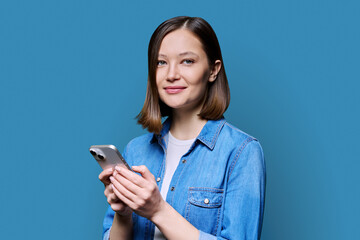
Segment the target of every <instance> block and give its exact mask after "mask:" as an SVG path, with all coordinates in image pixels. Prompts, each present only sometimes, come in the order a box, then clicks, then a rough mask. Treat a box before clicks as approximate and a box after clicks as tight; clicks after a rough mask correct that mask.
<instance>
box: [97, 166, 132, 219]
mask: <svg viewBox="0 0 360 240" xmlns="http://www.w3.org/2000/svg"><path fill="white" fill-rule="evenodd" d="M113 173H114V170H113V169H112V168H108V169H105V170H104V171H102V172H101V173H100V175H99V179H100V181H101V182H102V183H103V184H104V186H105V191H104V194H105V196H106V198H107V201H108V203H109V204H110V206H111V208H112V210H114V212H116V213H118V214H119V215H121V216H130V215H131V213H132V211H131V209H130V208H129V207H128V206H126V205H125V204H124V203H123V202H122V201H120V199H119V198H118V197H117V196H116V195H115V193H114V191H113V185H112V183H111V182H110V176H112V175H113Z"/></svg>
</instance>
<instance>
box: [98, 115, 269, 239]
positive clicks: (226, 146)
mask: <svg viewBox="0 0 360 240" xmlns="http://www.w3.org/2000/svg"><path fill="white" fill-rule="evenodd" d="M169 129H170V120H166V121H165V122H164V124H163V129H162V131H161V133H160V134H159V135H156V134H151V133H148V134H145V135H143V136H140V137H137V138H135V139H133V140H132V141H131V142H130V143H129V144H128V145H127V147H126V148H125V151H124V154H123V155H124V158H125V159H126V161H127V162H128V163H129V165H131V166H134V165H146V166H147V168H148V169H149V170H150V172H151V173H152V174H153V175H154V176H155V179H157V180H159V181H158V182H157V183H158V187H159V189H161V185H162V178H163V177H164V170H165V153H166V145H167V143H166V140H165V139H166V138H165V136H166V134H167V133H168V132H169ZM264 198H265V163H264V155H263V151H262V148H261V146H260V144H259V142H258V141H257V140H256V139H255V138H253V137H251V136H249V135H248V134H246V133H244V132H242V131H240V130H239V129H237V128H235V127H234V126H232V125H231V124H229V123H227V122H226V120H225V119H224V118H222V119H220V120H217V121H211V120H209V121H208V122H207V123H206V124H205V126H204V127H203V129H202V131H201V132H200V134H199V136H198V137H197V138H196V140H195V142H194V143H193V145H192V146H191V147H190V149H189V151H188V152H187V153H186V154H185V155H183V156H182V158H181V159H180V162H179V165H178V167H177V169H176V171H175V173H174V175H173V177H172V179H171V182H170V186H169V191H168V194H167V197H166V201H167V202H168V203H169V204H170V205H171V206H172V207H173V208H174V209H175V210H176V211H177V212H179V213H180V214H181V215H182V216H183V217H184V218H186V220H187V221H189V222H190V223H191V224H192V225H193V226H195V227H196V228H197V229H199V230H200V238H199V239H241V240H245V239H246V240H249V239H251V240H253V239H254V240H255V239H260V233H261V227H262V221H263V212H264ZM113 217H114V211H113V210H112V209H111V208H110V207H109V208H108V210H107V212H106V215H105V219H104V224H103V228H104V231H103V238H104V239H108V236H109V232H110V231H109V229H110V227H111V225H112V221H113ZM174 227H176V226H174ZM154 229H155V225H154V224H153V223H152V222H151V221H149V220H148V219H146V218H144V217H141V216H138V215H137V214H135V213H133V239H139V240H140V239H141V240H143V239H153V237H154Z"/></svg>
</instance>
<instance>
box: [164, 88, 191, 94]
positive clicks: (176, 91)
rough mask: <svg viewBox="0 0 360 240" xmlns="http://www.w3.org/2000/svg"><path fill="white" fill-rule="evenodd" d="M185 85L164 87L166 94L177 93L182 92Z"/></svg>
mask: <svg viewBox="0 0 360 240" xmlns="http://www.w3.org/2000/svg"><path fill="white" fill-rule="evenodd" d="M185 88H186V87H182V86H171V87H165V88H164V89H165V91H166V93H168V94H175V93H179V92H182V91H183V90H184V89H185Z"/></svg>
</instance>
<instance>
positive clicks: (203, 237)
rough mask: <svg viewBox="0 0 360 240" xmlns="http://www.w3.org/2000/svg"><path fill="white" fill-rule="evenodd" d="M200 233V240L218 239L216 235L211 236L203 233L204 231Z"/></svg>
mask: <svg viewBox="0 0 360 240" xmlns="http://www.w3.org/2000/svg"><path fill="white" fill-rule="evenodd" d="M199 232H200V235H199V240H216V239H217V238H216V237H215V236H214V235H211V234H209V233H206V232H202V231H199Z"/></svg>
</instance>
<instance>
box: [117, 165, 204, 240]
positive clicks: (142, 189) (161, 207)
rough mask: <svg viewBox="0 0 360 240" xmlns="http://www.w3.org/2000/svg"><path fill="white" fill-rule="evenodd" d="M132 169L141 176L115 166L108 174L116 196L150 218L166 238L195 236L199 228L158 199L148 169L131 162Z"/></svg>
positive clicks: (196, 236)
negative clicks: (111, 173) (113, 171)
mask: <svg viewBox="0 0 360 240" xmlns="http://www.w3.org/2000/svg"><path fill="white" fill-rule="evenodd" d="M133 170H134V171H135V172H138V173H140V174H141V175H142V177H141V176H139V175H137V174H135V173H133V172H131V171H129V170H127V169H125V168H119V167H117V168H116V171H117V174H116V173H114V177H111V182H112V183H113V185H114V193H115V194H116V196H117V197H118V198H119V199H120V200H121V201H122V202H124V203H125V204H126V205H127V206H129V207H130V208H131V209H132V210H133V211H134V212H135V213H137V214H138V215H140V216H143V217H146V218H148V219H149V220H150V221H152V222H153V223H154V224H155V225H156V226H157V227H158V228H159V230H160V231H161V232H162V233H163V234H164V236H165V237H166V238H167V239H171V240H182V239H184V240H191V239H194V240H195V239H199V230H198V229H196V228H195V227H194V226H193V225H191V224H190V223H189V222H188V221H187V220H186V219H185V218H184V217H183V216H181V215H180V214H179V213H178V212H177V211H176V210H175V209H174V208H172V207H171V206H170V205H169V204H168V203H167V202H165V201H164V200H163V199H162V197H161V194H160V191H159V189H158V187H157V185H156V181H155V178H154V176H153V175H152V174H151V173H150V171H149V170H148V169H147V168H146V167H145V166H134V167H133ZM113 226H114V225H113ZM174 226H176V227H174ZM110 239H111V240H113V239H112V238H110Z"/></svg>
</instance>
